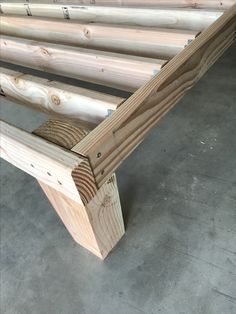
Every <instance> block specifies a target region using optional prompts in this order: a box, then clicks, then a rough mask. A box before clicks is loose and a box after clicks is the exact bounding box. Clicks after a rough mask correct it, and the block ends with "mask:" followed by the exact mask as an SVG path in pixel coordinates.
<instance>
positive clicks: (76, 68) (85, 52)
mask: <svg viewBox="0 0 236 314" xmlns="http://www.w3.org/2000/svg"><path fill="white" fill-rule="evenodd" d="M0 50H1V59H2V60H3V61H6V62H10V63H14V64H19V65H23V66H26V67H30V68H34V69H37V70H41V71H45V72H50V73H54V74H58V75H63V76H67V77H72V78H76V79H81V80H84V81H88V82H92V83H96V84H101V85H106V86H110V87H114V88H118V89H121V90H125V91H131V92H133V91H135V90H137V89H138V88H139V87H141V86H142V85H144V84H145V83H146V82H147V81H148V80H150V79H151V78H152V77H153V76H154V75H156V74H157V73H158V72H159V71H160V69H161V67H162V65H163V64H165V62H166V60H156V59H149V58H141V57H134V56H132V57H131V56H128V55H121V54H115V53H109V52H102V51H96V50H89V49H83V48H72V47H70V48H69V47H67V46H59V45H54V44H47V43H42V42H41V43H40V42H35V41H30V40H25V39H18V38H13V37H7V36H1V38H0Z"/></svg>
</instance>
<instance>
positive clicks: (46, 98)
mask: <svg viewBox="0 0 236 314" xmlns="http://www.w3.org/2000/svg"><path fill="white" fill-rule="evenodd" d="M0 87H1V94H3V95H4V96H5V97H7V98H9V99H10V100H12V101H15V102H17V103H19V104H21V105H24V106H28V107H32V108H34V109H36V110H38V111H42V112H44V113H47V114H50V115H54V116H57V117H61V118H64V119H67V120H71V121H73V122H76V123H80V124H81V125H83V126H85V127H87V128H93V127H95V126H96V125H98V124H99V123H100V122H101V121H103V120H104V119H105V118H106V117H108V116H109V115H110V114H111V113H112V112H113V111H114V110H116V108H117V106H118V105H120V104H121V103H122V102H124V100H125V99H123V98H120V97H115V96H112V95H108V94H103V93H99V92H95V91H92V90H88V89H84V88H80V87H76V86H71V85H67V84H63V83H60V82H55V81H51V80H47V79H43V78H40V77H36V76H32V75H28V74H24V73H22V72H16V71H13V70H9V69H6V68H1V67H0ZM2 97H3V96H2Z"/></svg>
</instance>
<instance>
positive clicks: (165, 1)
mask: <svg viewBox="0 0 236 314" xmlns="http://www.w3.org/2000/svg"><path fill="white" fill-rule="evenodd" d="M1 2H8V0H2V1H1ZM11 2H12V3H19V2H23V1H22V0H11ZM28 3H44V4H46V3H53V4H55V3H61V4H63V5H65V4H80V5H87V4H88V5H91V4H93V5H107V6H108V5H109V6H137V7H160V6H164V7H173V8H213V9H228V8H229V7H230V6H232V5H233V4H234V3H235V1H234V0H220V1H219V0H158V1H157V0H145V1H144V0H28V1H27V4H28Z"/></svg>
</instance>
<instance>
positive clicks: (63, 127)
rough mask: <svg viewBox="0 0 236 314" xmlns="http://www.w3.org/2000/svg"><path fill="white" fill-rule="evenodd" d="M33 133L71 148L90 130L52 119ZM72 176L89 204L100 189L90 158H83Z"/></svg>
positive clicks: (73, 170) (82, 198)
mask: <svg viewBox="0 0 236 314" xmlns="http://www.w3.org/2000/svg"><path fill="white" fill-rule="evenodd" d="M33 134H35V135H37V136H39V137H41V138H43V139H46V140H48V141H50V142H51V143H54V144H57V145H59V146H61V147H62V148H66V149H68V150H70V149H71V148H72V147H73V146H75V145H76V144H77V143H79V142H80V141H81V140H82V139H83V138H85V137H86V135H87V134H88V132H87V131H86V130H84V129H82V128H79V127H77V126H73V125H71V124H70V123H67V122H65V121H61V120H56V119H51V120H49V121H47V122H45V123H43V124H42V125H41V126H40V127H39V128H38V129H36V130H34V132H33ZM71 176H72V178H73V180H74V183H75V185H76V187H77V190H78V191H79V194H80V198H81V200H82V202H83V204H87V203H88V202H89V201H90V200H91V199H92V198H93V197H94V196H95V195H96V193H97V190H98V189H97V186H96V183H95V180H94V176H93V173H92V171H91V167H90V165H89V162H88V160H87V159H85V158H83V160H81V162H80V165H79V167H74V168H73V169H72V171H71Z"/></svg>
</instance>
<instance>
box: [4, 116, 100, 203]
mask: <svg viewBox="0 0 236 314" xmlns="http://www.w3.org/2000/svg"><path fill="white" fill-rule="evenodd" d="M81 132H82V131H81ZM82 133H83V132H82ZM83 134H84V133H83ZM0 138H1V141H0V156H1V158H3V159H5V160H7V161H8V162H10V163H11V164H13V165H14V166H16V167H17V168H20V169H21V170H23V171H25V172H27V173H28V174H30V175H31V176H33V177H35V178H36V179H38V180H40V181H42V182H44V183H45V184H47V185H49V186H50V187H52V188H54V189H55V190H58V191H59V192H62V193H64V194H65V195H66V196H68V197H70V198H71V199H73V200H75V201H77V202H79V203H81V204H82V201H81V198H80V197H79V195H78V192H77V185H78V183H77V182H75V180H74V178H73V175H72V173H73V172H78V171H79V168H80V167H84V166H85V164H86V163H88V162H87V160H86V159H85V158H82V157H80V156H78V155H76V154H73V153H71V152H67V151H65V150H64V149H62V148H60V147H58V146H56V145H51V144H49V143H48V142H47V141H45V140H43V139H41V138H38V137H37V136H35V135H32V134H29V133H27V132H25V131H23V130H21V129H18V128H16V127H14V126H12V125H10V124H7V123H6V122H4V121H0ZM90 177H91V178H92V174H91V175H90ZM89 180H90V181H91V179H89ZM92 180H93V179H92ZM79 184H81V183H79ZM93 184H94V183H93ZM94 186H95V184H94Z"/></svg>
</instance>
